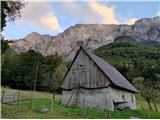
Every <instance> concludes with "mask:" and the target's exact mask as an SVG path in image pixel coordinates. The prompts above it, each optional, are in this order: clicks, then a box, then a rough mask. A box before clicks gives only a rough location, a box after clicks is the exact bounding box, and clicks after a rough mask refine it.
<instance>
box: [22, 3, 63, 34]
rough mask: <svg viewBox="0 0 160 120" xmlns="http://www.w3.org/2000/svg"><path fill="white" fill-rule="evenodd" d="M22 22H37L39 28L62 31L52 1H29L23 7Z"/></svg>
mask: <svg viewBox="0 0 160 120" xmlns="http://www.w3.org/2000/svg"><path fill="white" fill-rule="evenodd" d="M21 18H22V22H23V23H31V24H36V25H37V26H38V27H39V28H42V29H44V28H45V29H49V30H54V31H61V27H60V25H59V21H58V18H57V17H56V16H55V15H54V13H53V10H52V5H51V3H50V2H28V3H27V4H26V6H25V7H24V9H22V17H21Z"/></svg>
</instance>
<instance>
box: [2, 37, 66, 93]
mask: <svg viewBox="0 0 160 120" xmlns="http://www.w3.org/2000/svg"><path fill="white" fill-rule="evenodd" d="M1 44H2V45H1V49H2V55H1V57H2V61H1V65H2V70H1V75H2V80H1V85H3V86H8V87H10V88H14V89H23V90H33V86H34V83H35V80H36V90H39V91H53V90H54V89H56V90H58V89H59V86H60V84H61V80H62V77H63V76H64V73H65V71H66V69H67V68H66V67H67V64H68V63H67V62H65V61H64V60H63V58H62V57H61V56H59V55H58V54H55V55H50V56H43V55H42V54H40V53H37V52H35V51H33V50H30V51H28V52H24V53H19V54H17V53H15V52H14V51H13V50H12V49H10V48H9V46H8V45H7V41H4V40H2V41H1Z"/></svg>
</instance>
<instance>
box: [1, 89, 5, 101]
mask: <svg viewBox="0 0 160 120" xmlns="http://www.w3.org/2000/svg"><path fill="white" fill-rule="evenodd" d="M4 94H5V91H3V92H2V97H1V103H3V98H4Z"/></svg>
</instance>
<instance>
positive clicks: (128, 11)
mask: <svg viewBox="0 0 160 120" xmlns="http://www.w3.org/2000/svg"><path fill="white" fill-rule="evenodd" d="M21 13H22V17H21V18H20V19H18V20H16V21H15V22H14V23H9V22H7V26H6V27H5V28H4V31H3V33H2V34H3V35H4V36H5V38H6V39H20V38H24V37H25V36H26V35H28V34H30V33H31V32H38V33H40V34H50V35H57V34H58V33H61V32H63V31H64V30H65V29H67V28H68V27H70V26H73V25H75V24H78V23H84V24H91V23H99V24H134V22H135V21H136V20H137V19H140V18H153V17H155V16H158V15H160V2H159V1H148V2H147V1H140V2H138V1H130V2H129V1H106V0H105V1H103V0H101V1H95V0H92V1H89V0H88V1H87V0H85V1H84V0H83V1H82V0H79V1H74V0H69V1H59V2H58V1H47V2H44V1H43V2H28V4H27V5H26V6H25V8H23V9H22V12H21Z"/></svg>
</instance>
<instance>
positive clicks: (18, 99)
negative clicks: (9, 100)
mask: <svg viewBox="0 0 160 120" xmlns="http://www.w3.org/2000/svg"><path fill="white" fill-rule="evenodd" d="M19 102H20V90H18V95H17V105H18V106H19Z"/></svg>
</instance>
